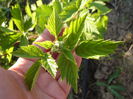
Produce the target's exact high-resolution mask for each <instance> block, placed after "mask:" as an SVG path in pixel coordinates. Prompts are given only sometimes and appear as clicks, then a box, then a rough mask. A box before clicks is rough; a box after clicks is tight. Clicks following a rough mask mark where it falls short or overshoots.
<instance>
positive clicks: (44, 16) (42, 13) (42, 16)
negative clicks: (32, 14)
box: [36, 4, 52, 33]
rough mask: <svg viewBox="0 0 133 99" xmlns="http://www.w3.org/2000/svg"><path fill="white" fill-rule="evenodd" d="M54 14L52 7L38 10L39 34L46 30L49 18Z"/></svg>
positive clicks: (44, 6)
mask: <svg viewBox="0 0 133 99" xmlns="http://www.w3.org/2000/svg"><path fill="white" fill-rule="evenodd" d="M51 13H52V7H50V6H47V5H45V4H44V5H42V6H40V7H39V8H37V10H36V17H37V26H36V30H37V32H38V33H42V32H43V31H44V29H45V24H46V23H47V20H48V17H49V16H50V15H51Z"/></svg>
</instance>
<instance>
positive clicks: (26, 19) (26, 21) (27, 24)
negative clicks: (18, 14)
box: [24, 15, 33, 32]
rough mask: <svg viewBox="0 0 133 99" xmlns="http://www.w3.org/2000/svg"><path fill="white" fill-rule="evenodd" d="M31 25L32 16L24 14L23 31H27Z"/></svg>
mask: <svg viewBox="0 0 133 99" xmlns="http://www.w3.org/2000/svg"><path fill="white" fill-rule="evenodd" d="M32 27H33V23H32V18H31V17H29V16H27V15H26V16H24V31H26V32H27V31H29V30H30V28H32Z"/></svg>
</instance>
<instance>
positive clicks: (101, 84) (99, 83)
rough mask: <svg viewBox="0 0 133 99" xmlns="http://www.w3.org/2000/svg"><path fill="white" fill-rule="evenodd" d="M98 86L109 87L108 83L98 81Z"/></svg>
mask: <svg viewBox="0 0 133 99" xmlns="http://www.w3.org/2000/svg"><path fill="white" fill-rule="evenodd" d="M96 85H97V86H104V87H108V85H107V84H106V83H105V82H96Z"/></svg>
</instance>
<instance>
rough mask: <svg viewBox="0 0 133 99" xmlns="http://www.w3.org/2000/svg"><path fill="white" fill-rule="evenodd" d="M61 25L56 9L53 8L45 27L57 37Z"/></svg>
mask: <svg viewBox="0 0 133 99" xmlns="http://www.w3.org/2000/svg"><path fill="white" fill-rule="evenodd" d="M62 26H63V24H62V21H61V19H60V17H59V16H58V14H57V12H56V10H55V9H53V12H52V14H51V16H50V17H49V19H48V23H47V25H46V28H47V29H48V30H49V32H50V33H51V34H52V35H54V36H55V37H56V38H57V37H58V35H59V33H60V31H61V29H62Z"/></svg>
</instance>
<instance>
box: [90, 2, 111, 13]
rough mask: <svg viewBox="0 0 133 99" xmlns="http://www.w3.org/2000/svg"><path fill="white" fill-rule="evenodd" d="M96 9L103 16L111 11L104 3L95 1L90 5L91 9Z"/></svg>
mask: <svg viewBox="0 0 133 99" xmlns="http://www.w3.org/2000/svg"><path fill="white" fill-rule="evenodd" d="M92 6H94V7H96V8H97V9H98V10H99V12H101V14H107V13H109V12H110V11H111V9H109V8H108V7H106V4H105V3H104V2H102V1H94V2H92V3H91V4H90V7H92Z"/></svg>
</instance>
